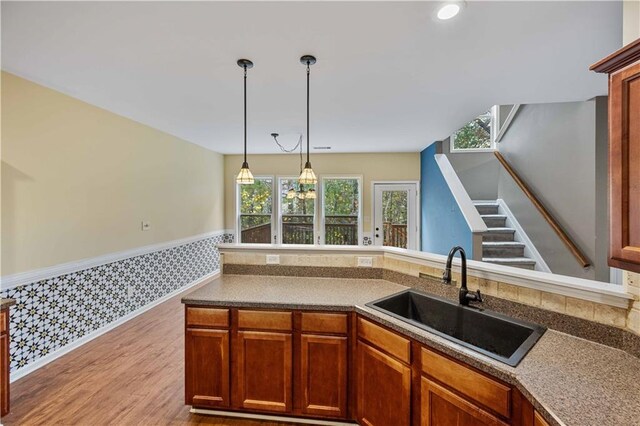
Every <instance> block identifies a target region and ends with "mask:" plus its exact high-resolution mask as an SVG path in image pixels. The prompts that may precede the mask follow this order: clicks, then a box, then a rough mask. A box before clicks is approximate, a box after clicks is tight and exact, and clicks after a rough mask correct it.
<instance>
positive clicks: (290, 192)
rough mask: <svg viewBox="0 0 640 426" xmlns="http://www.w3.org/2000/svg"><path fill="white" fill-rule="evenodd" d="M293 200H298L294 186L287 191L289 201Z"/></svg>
mask: <svg viewBox="0 0 640 426" xmlns="http://www.w3.org/2000/svg"><path fill="white" fill-rule="evenodd" d="M293 198H296V190H295V189H294V188H293V186H292V187H291V188H289V190H288V191H287V199H289V200H291V199H293Z"/></svg>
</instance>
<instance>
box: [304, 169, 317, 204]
mask: <svg viewBox="0 0 640 426" xmlns="http://www.w3.org/2000/svg"><path fill="white" fill-rule="evenodd" d="M311 172H312V173H313V170H312V171H311ZM305 198H307V199H308V200H315V199H316V190H315V189H313V188H311V189H309V190H308V191H307V195H306V197H305Z"/></svg>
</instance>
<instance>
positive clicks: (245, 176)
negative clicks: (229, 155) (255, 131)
mask: <svg viewBox="0 0 640 426" xmlns="http://www.w3.org/2000/svg"><path fill="white" fill-rule="evenodd" d="M238 66H239V67H241V68H243V69H244V161H243V162H242V167H241V168H240V173H238V177H237V178H236V182H237V183H239V184H242V185H251V184H253V183H254V182H255V180H254V179H253V174H252V173H251V170H249V163H247V69H249V68H253V62H251V61H250V60H248V59H238Z"/></svg>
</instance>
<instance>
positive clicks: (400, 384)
mask: <svg viewBox="0 0 640 426" xmlns="http://www.w3.org/2000/svg"><path fill="white" fill-rule="evenodd" d="M406 343H410V342H409V340H407V339H405V338H403V337H401V336H399V335H397V334H395V333H393V332H391V331H389V330H386V329H384V328H382V327H379V326H377V325H375V324H373V323H371V322H369V321H366V320H363V319H361V318H359V319H358V344H357V365H356V369H357V372H356V376H357V381H358V383H357V393H358V398H357V401H358V411H357V413H358V415H357V417H358V421H359V422H360V424H362V425H370V426H386V425H396V426H404V425H406V426H408V425H410V424H411V367H410V365H409V364H407V362H408V361H409V359H410V354H409V353H408V352H406V351H405V350H404V349H405V348H406V347H407V346H406ZM374 345H376V346H377V347H375V346H374ZM409 348H410V346H409ZM392 353H393V354H394V355H396V356H394V355H392ZM405 356H406V358H405ZM399 357H400V358H399Z"/></svg>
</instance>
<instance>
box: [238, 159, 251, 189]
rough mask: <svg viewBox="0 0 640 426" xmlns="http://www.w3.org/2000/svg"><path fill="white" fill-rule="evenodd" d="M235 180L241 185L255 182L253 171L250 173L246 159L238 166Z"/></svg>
mask: <svg viewBox="0 0 640 426" xmlns="http://www.w3.org/2000/svg"><path fill="white" fill-rule="evenodd" d="M236 182H237V183H239V184H242V185H251V184H252V183H254V182H255V180H254V179H253V173H251V170H249V164H247V162H246V161H245V162H244V163H242V167H241V168H240V173H238V177H237V178H236Z"/></svg>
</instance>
